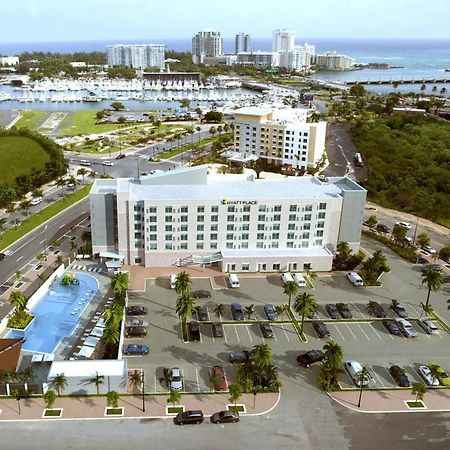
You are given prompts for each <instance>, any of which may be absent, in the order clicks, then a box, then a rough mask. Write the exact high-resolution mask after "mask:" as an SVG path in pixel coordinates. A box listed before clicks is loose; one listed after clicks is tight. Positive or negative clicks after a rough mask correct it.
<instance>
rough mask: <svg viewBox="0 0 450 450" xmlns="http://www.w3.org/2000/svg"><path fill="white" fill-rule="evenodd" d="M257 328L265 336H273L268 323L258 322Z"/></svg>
mask: <svg viewBox="0 0 450 450" xmlns="http://www.w3.org/2000/svg"><path fill="white" fill-rule="evenodd" d="M259 328H260V329H261V333H262V335H263V336H264V337H265V338H273V330H272V327H271V326H270V324H268V323H260V324H259Z"/></svg>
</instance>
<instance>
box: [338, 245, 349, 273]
mask: <svg viewBox="0 0 450 450" xmlns="http://www.w3.org/2000/svg"><path fill="white" fill-rule="evenodd" d="M351 254H352V249H351V248H350V245H349V244H348V242H345V241H341V242H339V243H338V245H337V246H336V265H337V267H338V268H339V269H342V267H343V266H344V265H345V263H346V262H347V260H348V258H349V257H350V255H351Z"/></svg>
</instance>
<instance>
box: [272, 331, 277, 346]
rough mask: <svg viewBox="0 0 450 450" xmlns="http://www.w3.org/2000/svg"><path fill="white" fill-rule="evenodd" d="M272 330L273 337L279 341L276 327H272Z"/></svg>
mask: <svg viewBox="0 0 450 450" xmlns="http://www.w3.org/2000/svg"><path fill="white" fill-rule="evenodd" d="M272 331H273V338H274V339H275V341H276V342H278V339H277V335H276V333H275V328H274V327H272Z"/></svg>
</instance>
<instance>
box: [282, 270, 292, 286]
mask: <svg viewBox="0 0 450 450" xmlns="http://www.w3.org/2000/svg"><path fill="white" fill-rule="evenodd" d="M281 281H282V282H283V284H284V283H287V282H288V281H294V278H293V277H292V275H291V274H290V273H289V272H285V273H283V274H281ZM294 283H295V281H294Z"/></svg>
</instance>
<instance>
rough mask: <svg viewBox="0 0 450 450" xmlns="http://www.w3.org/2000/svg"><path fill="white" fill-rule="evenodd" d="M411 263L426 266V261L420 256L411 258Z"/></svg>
mask: <svg viewBox="0 0 450 450" xmlns="http://www.w3.org/2000/svg"><path fill="white" fill-rule="evenodd" d="M411 262H412V263H413V264H426V263H427V262H428V261H427V260H426V259H425V258H423V257H422V256H413V257H412V258H411Z"/></svg>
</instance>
